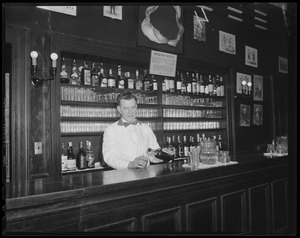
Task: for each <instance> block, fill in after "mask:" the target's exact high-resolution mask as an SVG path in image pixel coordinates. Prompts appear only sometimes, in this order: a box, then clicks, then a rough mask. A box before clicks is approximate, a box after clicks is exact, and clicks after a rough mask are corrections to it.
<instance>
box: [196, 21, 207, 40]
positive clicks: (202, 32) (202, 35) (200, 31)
mask: <svg viewBox="0 0 300 238" xmlns="http://www.w3.org/2000/svg"><path fill="white" fill-rule="evenodd" d="M193 16H194V18H193V20H194V26H193V29H194V34H193V38H194V40H197V41H203V42H205V41H206V23H205V22H204V21H202V23H201V25H200V22H199V19H198V17H197V16H196V15H193Z"/></svg>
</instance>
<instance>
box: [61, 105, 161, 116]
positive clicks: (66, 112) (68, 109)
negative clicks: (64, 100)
mask: <svg viewBox="0 0 300 238" xmlns="http://www.w3.org/2000/svg"><path fill="white" fill-rule="evenodd" d="M158 115H159V111H158V109H154V108H138V109H137V112H136V117H150V118H151V117H158ZM60 116H61V117H105V118H111V117H120V116H121V115H120V113H119V111H118V110H117V108H96V107H77V106H68V105H60Z"/></svg>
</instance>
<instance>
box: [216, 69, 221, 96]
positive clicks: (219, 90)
mask: <svg viewBox="0 0 300 238" xmlns="http://www.w3.org/2000/svg"><path fill="white" fill-rule="evenodd" d="M216 84H217V97H220V96H221V86H220V77H219V75H218V74H217V77H216Z"/></svg>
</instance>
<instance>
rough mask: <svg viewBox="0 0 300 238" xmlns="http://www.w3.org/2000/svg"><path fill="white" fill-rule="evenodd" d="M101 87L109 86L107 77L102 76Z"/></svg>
mask: <svg viewBox="0 0 300 238" xmlns="http://www.w3.org/2000/svg"><path fill="white" fill-rule="evenodd" d="M101 87H102V88H106V87H107V78H102V80H101Z"/></svg>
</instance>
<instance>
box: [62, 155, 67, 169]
mask: <svg viewBox="0 0 300 238" xmlns="http://www.w3.org/2000/svg"><path fill="white" fill-rule="evenodd" d="M61 170H62V171H63V172H65V171H67V170H68V156H66V155H62V156H61Z"/></svg>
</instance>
